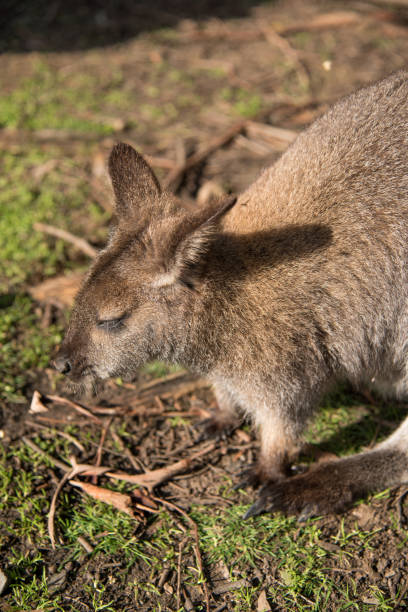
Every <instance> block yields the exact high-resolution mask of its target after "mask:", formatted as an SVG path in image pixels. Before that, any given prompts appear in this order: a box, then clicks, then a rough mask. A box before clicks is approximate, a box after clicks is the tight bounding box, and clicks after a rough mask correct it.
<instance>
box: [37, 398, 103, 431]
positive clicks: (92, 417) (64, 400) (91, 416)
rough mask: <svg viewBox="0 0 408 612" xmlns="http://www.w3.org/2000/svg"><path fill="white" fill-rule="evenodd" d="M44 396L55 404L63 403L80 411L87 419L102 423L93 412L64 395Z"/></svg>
mask: <svg viewBox="0 0 408 612" xmlns="http://www.w3.org/2000/svg"><path fill="white" fill-rule="evenodd" d="M45 397H46V398H47V399H49V400H50V401H51V402H55V403H56V404H65V405H66V406H69V407H70V408H73V409H74V410H76V411H77V412H80V413H81V414H83V415H84V416H86V417H88V419H90V420H91V421H93V422H94V423H98V424H100V423H102V420H101V419H100V418H99V417H97V416H95V415H94V414H92V412H90V411H89V410H87V409H86V408H84V407H83V406H80V405H79V404H76V403H75V402H72V401H71V400H69V399H68V398H66V397H61V396H60V395H46V396H45Z"/></svg>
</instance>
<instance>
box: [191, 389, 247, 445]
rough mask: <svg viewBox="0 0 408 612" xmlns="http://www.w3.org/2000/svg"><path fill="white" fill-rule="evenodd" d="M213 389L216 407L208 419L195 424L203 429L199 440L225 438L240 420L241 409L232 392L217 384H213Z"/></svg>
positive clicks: (237, 425)
mask: <svg viewBox="0 0 408 612" xmlns="http://www.w3.org/2000/svg"><path fill="white" fill-rule="evenodd" d="M213 391H214V395H215V399H216V400H217V407H216V409H215V410H214V412H213V414H212V415H211V416H210V417H209V418H208V419H204V421H200V422H199V423H198V424H197V428H198V429H201V430H203V432H202V434H201V436H200V440H202V439H204V438H208V437H215V438H218V439H220V438H222V439H223V438H226V437H227V436H228V435H229V434H230V433H232V432H233V431H234V430H235V429H236V428H237V427H239V426H240V424H241V421H242V418H241V415H240V412H241V410H240V408H239V405H238V402H237V400H236V399H235V398H234V396H233V394H232V393H231V392H230V391H229V390H228V389H226V388H225V387H224V386H222V385H219V384H214V385H213Z"/></svg>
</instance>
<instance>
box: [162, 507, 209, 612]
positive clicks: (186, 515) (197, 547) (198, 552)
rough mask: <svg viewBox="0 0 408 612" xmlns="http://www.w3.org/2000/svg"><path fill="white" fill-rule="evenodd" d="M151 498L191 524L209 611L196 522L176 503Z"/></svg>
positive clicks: (207, 610)
mask: <svg viewBox="0 0 408 612" xmlns="http://www.w3.org/2000/svg"><path fill="white" fill-rule="evenodd" d="M152 499H153V501H156V502H157V503H159V504H162V505H164V506H167V507H168V508H171V509H172V510H175V511H176V512H178V513H179V514H181V515H182V516H184V518H185V519H186V521H187V522H188V523H189V524H190V525H191V527H192V529H193V532H194V540H195V555H196V560H197V565H198V569H199V571H200V574H201V576H202V579H203V589H204V597H205V606H206V612H210V595H209V592H208V586H207V581H206V579H205V575H204V566H203V560H202V557H201V552H200V538H199V535H198V527H197V524H196V522H195V521H193V519H192V518H191V516H189V515H188V514H187V512H185V511H184V510H183V509H182V508H179V506H176V504H173V503H172V502H169V501H167V500H166V499H161V498H160V497H152Z"/></svg>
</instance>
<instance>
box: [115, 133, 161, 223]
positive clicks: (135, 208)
mask: <svg viewBox="0 0 408 612" xmlns="http://www.w3.org/2000/svg"><path fill="white" fill-rule="evenodd" d="M109 174H110V177H111V180H112V186H113V191H114V193H115V200H116V212H117V214H118V216H124V215H126V214H128V213H130V212H131V213H136V214H137V213H139V212H140V214H142V209H143V204H145V203H146V201H148V202H151V201H152V200H154V199H155V198H158V197H159V196H160V184H159V181H158V180H157V178H156V175H155V174H154V172H153V170H152V169H151V167H150V166H149V164H148V163H147V162H146V161H145V159H144V158H143V157H142V156H141V155H140V153H138V152H137V151H135V149H134V148H133V147H131V146H130V145H128V144H125V143H124V142H120V143H119V144H117V145H116V146H114V147H113V149H112V152H111V154H110V156H109Z"/></svg>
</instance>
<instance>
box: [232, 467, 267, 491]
mask: <svg viewBox="0 0 408 612" xmlns="http://www.w3.org/2000/svg"><path fill="white" fill-rule="evenodd" d="M239 476H240V480H239V481H238V483H237V484H236V485H234V486H233V487H232V490H233V491H238V490H239V489H246V488H247V487H253V488H256V487H259V485H260V484H261V480H262V479H261V477H260V475H259V472H258V470H257V465H256V464H254V465H252V466H250V467H248V468H245V469H244V470H242V471H241V472H240V473H239Z"/></svg>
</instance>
